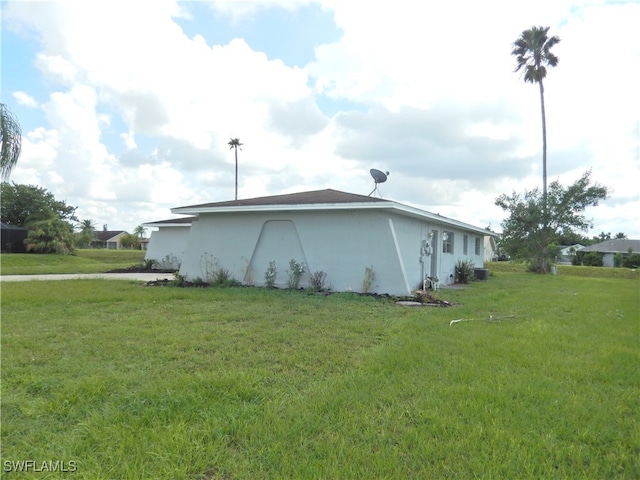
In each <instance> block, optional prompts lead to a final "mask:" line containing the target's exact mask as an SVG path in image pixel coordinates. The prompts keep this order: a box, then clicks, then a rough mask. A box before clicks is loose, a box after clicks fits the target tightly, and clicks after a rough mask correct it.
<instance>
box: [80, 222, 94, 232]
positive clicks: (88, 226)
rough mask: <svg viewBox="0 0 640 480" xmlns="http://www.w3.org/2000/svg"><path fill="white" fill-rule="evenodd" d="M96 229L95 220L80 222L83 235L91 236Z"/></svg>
mask: <svg viewBox="0 0 640 480" xmlns="http://www.w3.org/2000/svg"><path fill="white" fill-rule="evenodd" d="M95 229H96V227H95V225H94V223H93V220H90V219H88V218H86V219H84V220H82V222H80V232H82V233H87V234H91V235H93V232H94V230H95Z"/></svg>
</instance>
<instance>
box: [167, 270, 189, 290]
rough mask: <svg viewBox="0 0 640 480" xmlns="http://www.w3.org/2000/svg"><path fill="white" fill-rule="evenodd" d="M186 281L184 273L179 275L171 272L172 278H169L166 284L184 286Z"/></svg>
mask: <svg viewBox="0 0 640 480" xmlns="http://www.w3.org/2000/svg"><path fill="white" fill-rule="evenodd" d="M186 283H187V279H186V278H185V276H184V275H180V274H179V273H178V272H175V273H174V274H173V280H171V281H170V282H169V283H168V285H169V286H170V287H184V286H185V285H186Z"/></svg>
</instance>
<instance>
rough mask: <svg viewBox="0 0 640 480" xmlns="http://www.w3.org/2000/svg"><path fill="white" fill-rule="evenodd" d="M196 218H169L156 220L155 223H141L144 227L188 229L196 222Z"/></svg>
mask: <svg viewBox="0 0 640 480" xmlns="http://www.w3.org/2000/svg"><path fill="white" fill-rule="evenodd" d="M197 221H198V217H183V218H170V219H169V220H158V221H157V222H147V223H143V224H142V225H144V226H145V227H179V226H185V227H189V226H191V224H192V223H193V222H197Z"/></svg>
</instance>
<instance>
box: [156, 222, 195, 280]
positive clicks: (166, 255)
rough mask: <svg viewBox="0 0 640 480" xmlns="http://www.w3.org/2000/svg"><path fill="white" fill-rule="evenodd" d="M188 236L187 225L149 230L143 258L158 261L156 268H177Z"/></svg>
mask: <svg viewBox="0 0 640 480" xmlns="http://www.w3.org/2000/svg"><path fill="white" fill-rule="evenodd" d="M196 223H197V222H196ZM188 236H189V227H188V226H179V227H177V226H176V227H160V229H159V230H157V231H154V232H151V237H150V238H149V246H148V247H147V253H146V254H145V256H144V258H145V260H155V261H156V262H158V264H157V267H156V268H160V269H167V270H168V269H176V270H177V269H179V268H180V264H181V263H182V259H183V257H184V252H185V248H186V246H187V239H188Z"/></svg>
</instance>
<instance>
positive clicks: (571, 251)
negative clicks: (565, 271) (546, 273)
mask: <svg viewBox="0 0 640 480" xmlns="http://www.w3.org/2000/svg"><path fill="white" fill-rule="evenodd" d="M583 248H584V245H580V244H579V243H576V244H575V245H566V246H561V247H560V255H558V263H559V264H560V265H573V258H574V257H575V256H576V252H579V251H580V250H582V249H583Z"/></svg>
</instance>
